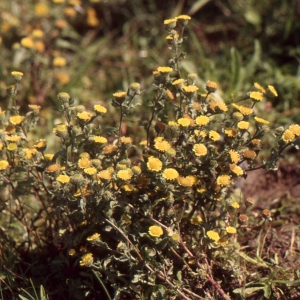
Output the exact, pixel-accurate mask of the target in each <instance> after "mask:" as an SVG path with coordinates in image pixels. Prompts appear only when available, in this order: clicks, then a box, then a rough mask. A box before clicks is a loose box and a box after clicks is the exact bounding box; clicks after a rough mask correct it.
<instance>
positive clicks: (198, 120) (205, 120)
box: [196, 116, 209, 126]
mask: <svg viewBox="0 0 300 300" xmlns="http://www.w3.org/2000/svg"><path fill="white" fill-rule="evenodd" d="M196 123H197V124H198V125H200V126H203V125H207V124H208V123H209V117H207V116H199V117H197V118H196Z"/></svg>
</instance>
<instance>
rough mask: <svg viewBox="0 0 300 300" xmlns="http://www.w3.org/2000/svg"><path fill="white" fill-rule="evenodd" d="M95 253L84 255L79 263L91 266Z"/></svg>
mask: <svg viewBox="0 0 300 300" xmlns="http://www.w3.org/2000/svg"><path fill="white" fill-rule="evenodd" d="M93 261H94V260H93V254H92V253H87V254H85V255H83V256H82V258H81V260H80V262H79V264H80V265H81V266H82V267H83V266H90V265H91V264H92V263H93Z"/></svg>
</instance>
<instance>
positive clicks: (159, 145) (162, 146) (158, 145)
mask: <svg viewBox="0 0 300 300" xmlns="http://www.w3.org/2000/svg"><path fill="white" fill-rule="evenodd" d="M154 148H155V149H157V150H158V151H161V152H165V151H167V150H169V149H170V148H171V145H170V143H169V142H167V141H161V142H159V141H157V142H155V144H154Z"/></svg>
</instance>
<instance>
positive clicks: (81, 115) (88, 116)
mask: <svg viewBox="0 0 300 300" xmlns="http://www.w3.org/2000/svg"><path fill="white" fill-rule="evenodd" d="M77 117H78V118H79V119H80V120H84V121H89V120H90V119H91V118H92V117H93V115H92V114H91V113H89V112H87V111H83V112H79V113H77Z"/></svg>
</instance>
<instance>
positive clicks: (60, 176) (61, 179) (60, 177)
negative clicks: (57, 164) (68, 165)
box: [56, 174, 70, 183]
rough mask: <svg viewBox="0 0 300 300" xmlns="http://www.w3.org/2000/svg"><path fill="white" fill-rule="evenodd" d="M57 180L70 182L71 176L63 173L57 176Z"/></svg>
mask: <svg viewBox="0 0 300 300" xmlns="http://www.w3.org/2000/svg"><path fill="white" fill-rule="evenodd" d="M56 180H57V181H58V182H61V183H68V182H70V177H69V176H68V175H63V174H61V175H59V176H57V177H56Z"/></svg>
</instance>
